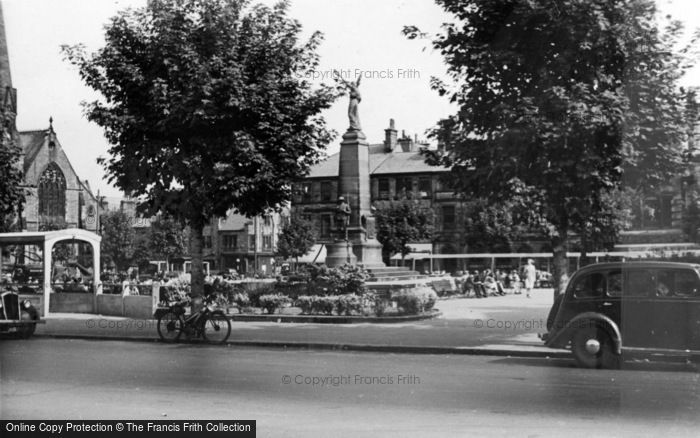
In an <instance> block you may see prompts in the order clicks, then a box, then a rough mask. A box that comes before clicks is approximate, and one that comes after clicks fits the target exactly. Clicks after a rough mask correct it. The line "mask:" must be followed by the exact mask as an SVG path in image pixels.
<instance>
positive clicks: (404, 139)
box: [399, 130, 413, 152]
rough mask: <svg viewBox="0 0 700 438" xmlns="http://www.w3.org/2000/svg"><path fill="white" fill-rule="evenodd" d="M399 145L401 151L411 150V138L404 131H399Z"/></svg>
mask: <svg viewBox="0 0 700 438" xmlns="http://www.w3.org/2000/svg"><path fill="white" fill-rule="evenodd" d="M399 145H400V146H401V152H411V151H412V150H413V140H412V139H411V137H410V136H407V135H406V131H403V130H402V131H401V138H400V139H399Z"/></svg>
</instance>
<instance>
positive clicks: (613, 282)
mask: <svg viewBox="0 0 700 438" xmlns="http://www.w3.org/2000/svg"><path fill="white" fill-rule="evenodd" d="M608 296H611V297H620V296H622V271H621V270H615V271H610V272H608Z"/></svg>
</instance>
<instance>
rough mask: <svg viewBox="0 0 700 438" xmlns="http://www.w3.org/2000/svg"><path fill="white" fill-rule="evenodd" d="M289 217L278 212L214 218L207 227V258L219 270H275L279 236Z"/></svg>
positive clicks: (247, 272)
mask: <svg viewBox="0 0 700 438" xmlns="http://www.w3.org/2000/svg"><path fill="white" fill-rule="evenodd" d="M286 218H287V215H286V214H279V213H274V212H271V213H269V214H265V215H262V216H256V217H253V218H248V217H245V216H242V215H240V214H236V213H231V214H229V215H227V216H226V217H225V218H220V219H215V220H213V221H212V222H211V223H210V224H209V225H208V226H207V227H205V229H204V260H206V261H208V262H209V266H210V267H211V269H212V270H215V271H220V272H225V271H228V270H235V271H236V272H237V273H239V274H245V275H250V276H252V275H255V274H258V275H272V274H274V273H275V272H276V271H277V268H279V266H278V265H279V263H278V261H277V260H276V258H275V249H276V248H277V237H278V236H279V232H280V229H281V228H282V226H283V225H284V223H285V221H286Z"/></svg>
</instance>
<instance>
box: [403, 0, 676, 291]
mask: <svg viewBox="0 0 700 438" xmlns="http://www.w3.org/2000/svg"><path fill="white" fill-rule="evenodd" d="M437 2H438V3H439V4H440V5H441V6H442V7H443V8H444V9H445V10H446V11H448V12H449V13H451V14H454V16H455V18H456V20H457V22H455V23H452V24H448V25H446V27H445V31H444V33H443V34H442V35H439V36H438V37H437V38H436V39H435V40H434V41H433V45H434V47H435V48H437V49H438V50H440V51H441V53H442V55H443V56H444V57H445V60H446V62H447V64H448V73H449V75H450V76H451V79H452V80H453V81H454V82H453V84H445V83H442V82H441V81H439V80H434V81H433V86H434V88H436V89H437V91H438V92H440V93H441V94H443V95H445V94H446V95H448V96H449V98H450V99H451V101H452V102H455V103H456V104H457V105H458V107H459V109H458V111H457V113H456V114H455V115H453V116H451V117H448V118H446V119H443V120H440V121H439V123H438V126H437V128H436V129H435V130H434V132H433V133H432V135H433V136H434V137H435V138H437V139H438V140H439V141H440V142H442V143H443V144H445V146H446V148H445V150H446V151H447V152H446V153H445V154H439V153H433V154H431V155H430V156H429V157H428V161H429V162H431V163H433V164H439V165H444V166H447V167H450V168H451V170H452V171H451V177H452V183H453V184H454V187H455V188H456V189H457V190H458V191H459V192H461V193H463V194H465V195H467V196H468V197H476V198H483V199H484V200H487V201H488V202H505V201H510V200H513V199H519V200H523V199H524V200H526V202H527V204H528V206H529V208H530V209H531V210H532V212H533V213H534V214H535V216H538V217H539V218H540V220H541V221H542V222H543V223H544V224H545V225H546V226H545V227H544V229H545V230H546V231H547V234H548V236H549V237H550V238H551V239H552V247H553V249H554V256H555V263H554V268H555V277H556V280H557V285H563V282H564V281H565V280H566V273H567V268H566V257H565V253H566V250H567V244H568V234H569V233H570V232H577V233H581V232H584V233H585V232H587V231H590V230H589V228H590V227H598V226H600V225H605V226H606V227H608V226H609V227H613V228H614V226H615V224H614V223H613V222H611V221H609V220H607V219H605V217H604V216H605V214H607V213H608V212H610V211H614V210H615V209H614V208H613V207H614V202H615V200H616V199H618V198H617V195H616V194H615V191H617V190H621V187H622V185H623V183H624V184H625V185H626V186H630V187H635V188H642V187H643V188H646V189H653V188H655V187H658V186H659V185H660V184H662V183H665V182H667V181H668V180H669V177H670V176H671V175H674V174H676V173H677V172H678V169H679V166H680V164H681V149H682V144H683V141H684V139H685V135H686V133H687V132H686V127H685V121H684V119H683V113H684V108H683V106H684V97H683V90H682V89H680V88H679V87H678V79H679V78H680V77H681V76H682V74H683V72H684V69H685V68H686V67H687V61H688V59H687V56H684V53H681V52H678V51H677V46H678V41H679V38H680V35H681V33H682V27H681V25H680V24H679V23H678V22H669V24H668V26H667V27H666V28H665V29H663V30H661V29H659V27H658V20H657V19H658V18H659V17H658V14H657V11H656V9H655V6H654V3H653V1H651V0H614V1H609V0H591V1H588V2H581V1H578V0H437ZM405 33H406V34H407V35H408V36H409V38H410V37H416V36H418V34H419V31H418V29H417V28H415V27H407V28H406V29H405ZM683 50H685V51H686V52H687V51H688V50H689V48H687V47H686V48H684V49H683ZM687 53H689V52H687ZM687 53H686V54H687ZM611 203H613V204H611ZM592 218H593V221H592ZM593 231H594V232H595V233H597V234H599V233H598V230H593ZM603 234H604V233H603Z"/></svg>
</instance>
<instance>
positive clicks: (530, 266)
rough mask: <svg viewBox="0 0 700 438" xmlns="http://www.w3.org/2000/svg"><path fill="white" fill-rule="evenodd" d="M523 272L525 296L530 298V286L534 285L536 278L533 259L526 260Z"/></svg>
mask: <svg viewBox="0 0 700 438" xmlns="http://www.w3.org/2000/svg"><path fill="white" fill-rule="evenodd" d="M523 274H524V276H525V293H526V294H527V297H528V298H530V293H531V292H532V288H534V287H535V280H537V269H535V261H534V260H532V259H528V260H527V265H525V268H524V269H523Z"/></svg>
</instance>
